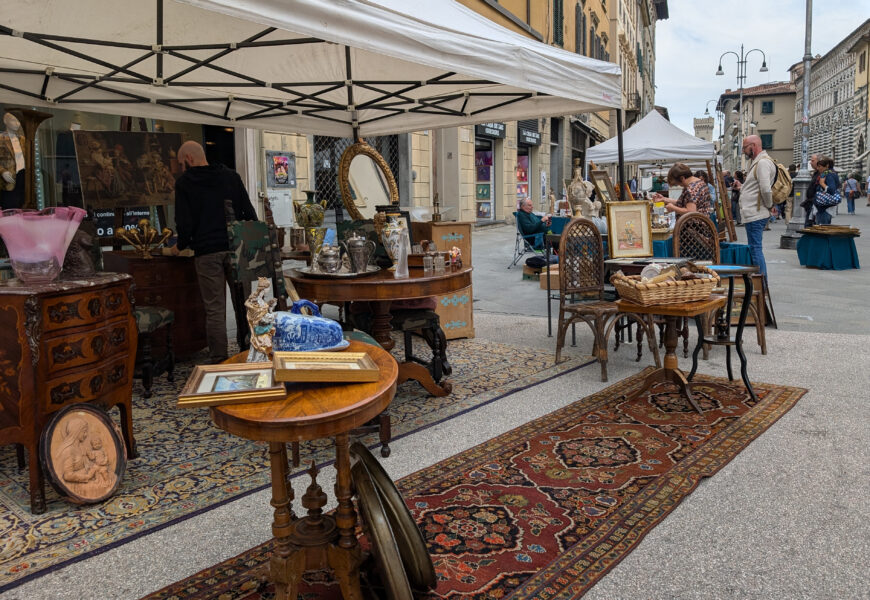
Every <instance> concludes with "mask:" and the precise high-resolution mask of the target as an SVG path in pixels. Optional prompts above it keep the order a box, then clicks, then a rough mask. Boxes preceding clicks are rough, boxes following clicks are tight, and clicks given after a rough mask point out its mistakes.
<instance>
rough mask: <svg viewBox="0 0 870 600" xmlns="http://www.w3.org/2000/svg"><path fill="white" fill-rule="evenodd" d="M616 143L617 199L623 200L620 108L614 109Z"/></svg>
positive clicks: (623, 168)
mask: <svg viewBox="0 0 870 600" xmlns="http://www.w3.org/2000/svg"><path fill="white" fill-rule="evenodd" d="M616 144H617V146H618V147H619V170H618V171H617V177H618V178H619V183H618V185H619V199H620V200H625V190H624V189H623V188H624V186H623V185H622V184H623V182H624V181H625V156H623V154H622V109H621V108H619V109H617V110H616Z"/></svg>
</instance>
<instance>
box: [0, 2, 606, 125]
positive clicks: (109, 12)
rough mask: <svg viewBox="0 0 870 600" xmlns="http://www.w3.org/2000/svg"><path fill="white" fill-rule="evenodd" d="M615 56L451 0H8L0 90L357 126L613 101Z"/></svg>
mask: <svg viewBox="0 0 870 600" xmlns="http://www.w3.org/2000/svg"><path fill="white" fill-rule="evenodd" d="M620 93H621V92H620V71H619V67H618V66H617V65H615V64H612V63H606V62H602V61H597V60H593V59H589V58H586V57H583V56H580V55H578V54H575V53H572V52H567V51H564V50H561V49H558V48H554V47H552V46H547V45H546V44H542V43H539V42H536V41H534V40H531V39H529V38H527V37H524V36H522V35H520V34H517V33H513V32H511V31H509V30H507V29H505V28H503V27H501V26H499V25H497V24H495V23H493V22H491V21H489V20H488V19H486V18H484V17H482V16H480V15H478V14H476V13H474V12H473V11H471V10H470V9H467V8H466V7H464V6H462V5H461V4H459V3H457V2H453V1H452V0H439V1H436V2H433V1H431V0H329V1H323V0H178V1H175V0H115V1H109V0H77V1H76V2H74V3H70V2H67V1H65V0H4V2H3V11H2V15H0V102H4V103H14V104H22V105H29V106H36V107H55V108H61V109H68V110H86V111H92V112H102V113H109V114H118V115H130V116H141V117H150V118H159V119H170V120H176V121H188V122H196V123H203V124H215V125H226V124H235V125H237V126H242V127H253V128H261V129H269V130H273V131H286V132H297V133H311V134H318V135H330V136H338V137H351V136H353V137H361V136H373V135H385V134H392V133H400V132H408V131H418V130H424V129H430V128H439V127H451V126H456V125H459V124H469V123H482V122H487V121H506V120H516V119H519V118H528V117H542V116H550V115H560V114H573V113H579V112H587V111H595V110H602V109H608V108H616V107H619V106H620V104H621V98H620Z"/></svg>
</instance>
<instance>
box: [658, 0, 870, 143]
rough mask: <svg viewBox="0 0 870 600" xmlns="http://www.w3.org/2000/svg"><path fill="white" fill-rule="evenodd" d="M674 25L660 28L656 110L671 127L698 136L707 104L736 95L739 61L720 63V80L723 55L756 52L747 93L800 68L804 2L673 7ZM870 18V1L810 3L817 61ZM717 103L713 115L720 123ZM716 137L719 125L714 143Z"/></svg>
mask: <svg viewBox="0 0 870 600" xmlns="http://www.w3.org/2000/svg"><path fill="white" fill-rule="evenodd" d="M668 12H669V14H670V16H669V18H668V19H667V20H664V21H658V22H657V24H656V104H658V105H659V106H665V107H667V109H668V112H669V114H670V117H671V122H672V123H674V124H675V125H677V126H678V127H679V128H680V129H683V130H684V131H686V132H688V133H692V134H694V127H693V124H692V119H694V118H700V117H703V116H704V109H705V107H706V106H707V101H708V100H718V98H719V95H720V94H722V93H724V92H725V89H726V88H731V89H732V90H737V89H738V88H739V86H738V83H737V58H735V56H734V55H733V54H729V55H727V56H725V57H723V58H722V69H723V70H724V71H725V74H724V75H722V76H718V77H717V76H716V75H715V73H716V67H717V66H718V63H719V57H720V56H721V55H722V53H723V52H727V51H729V50H730V51H733V52H736V53H737V54H740V45H741V44H743V46H744V52H745V51H748V50H749V49H751V48H758V49H760V50H763V51H764V53H765V54H766V55H767V68H768V69H769V71H768V72H767V73H759V71H758V70H759V69H760V68H761V61H762V56H761V53H759V52H753V53H752V54H750V55H749V58H748V63H747V67H746V75H747V77H746V82H745V84H744V87H752V86H754V85H759V84H761V83H769V82H773V81H788V80H789V73H788V68H789V67H790V66H791V65H793V64H794V63H796V62H800V61H802V60H803V55H804V32H805V21H806V0H751V1H750V0H729V1H728V2H719V1H714V0H668ZM867 18H870V0H824V1H819V0H816V2H813V19H812V20H813V31H812V40H811V44H812V45H811V48H812V54H813V56H815V55H816V54H821V55H824V54H825V53H826V52H827V51H829V50H830V49H831V48H833V47H834V46H836V45H837V44H838V43H839V42H840V41H841V40H842V39H843V38H845V37H846V36H847V35H849V34H850V33H851V32H852V31H854V30H855V29H856V28H857V27H858V26H859V25H861V23H863V22H864V21H865V20H866V19H867ZM714 108H715V102H711V103H710V114H711V115H713V116H715V112H714ZM718 133H719V122H718V120H717V121H716V128H715V132H714V135H718Z"/></svg>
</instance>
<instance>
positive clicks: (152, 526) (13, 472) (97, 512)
mask: <svg viewBox="0 0 870 600" xmlns="http://www.w3.org/2000/svg"><path fill="white" fill-rule="evenodd" d="M415 349H416V347H415ZM401 352H402V345H401V341H399V342H398V343H397V348H396V349H395V350H394V353H395V354H396V355H397V356H401ZM420 354H423V352H420ZM449 356H450V361H451V364H452V366H453V375H452V376H451V377H450V379H451V380H452V381H453V383H454V385H453V393H452V394H451V395H450V396H448V397H445V398H432V397H429V396H428V395H427V393H426V392H425V390H423V388H422V387H420V386H419V385H418V384H416V383H414V382H407V383H405V384H402V385H401V386H399V390H398V392H397V395H396V398H395V400H394V401H393V404H392V405H391V408H390V412H391V415H392V432H393V439H396V438H399V437H402V436H405V435H408V434H409V433H412V432H414V431H417V430H419V429H421V428H425V427H428V426H431V425H434V424H436V423H439V422H441V421H444V420H447V419H451V418H454V417H457V416H459V415H461V414H463V413H464V412H467V411H470V410H474V409H475V408H478V407H480V406H482V405H484V404H486V403H488V402H491V401H493V400H495V399H498V398H501V397H503V396H505V395H508V394H510V393H512V392H515V391H517V390H519V389H524V388H527V387H529V386H533V385H535V384H538V383H540V382H542V381H545V380H547V379H550V378H553V377H557V376H559V375H562V374H564V373H567V372H570V371H574V370H576V369H577V368H580V367H581V366H583V365H584V364H587V361H586V360H580V359H575V360H571V361H568V362H565V363H561V364H559V365H558V366H554V365H553V354H552V352H551V351H544V350H536V349H529V348H517V347H514V346H507V345H504V344H496V343H490V342H483V341H477V340H456V341H453V342H451V343H450V347H449ZM191 366H192V363H188V364H183V365H180V366H179V368H178V369H177V373H176V379H175V384H170V383H168V382H166V379H165V377H160V378H158V380H157V381H156V382H155V385H154V392H155V393H154V396H153V397H151V398H149V399H147V400H146V399H144V398H142V397H141V396H140V394H141V387H140V386H139V384H138V382H137V384H136V385H135V386H134V388H133V389H134V398H133V407H134V410H133V424H134V430H135V436H136V442H137V445H138V450H139V453H140V458H138V459H136V460H133V461H130V462H129V463H128V466H127V473H126V475H125V477H124V481H123V482H122V484H121V487H120V488H119V490H118V492H117V494H116V495H115V497H114V498H112V499H110V500H108V501H106V502H104V503H102V504H97V505H92V506H86V507H76V506H74V505H71V504H68V503H66V502H65V501H63V500H62V499H60V498H59V497H58V496H57V495H56V494H55V493H54V491H53V490H52V489H51V486H49V485H46V495H47V498H46V500H47V503H48V511H47V512H46V513H44V514H42V515H36V516H34V515H31V514H30V496H29V492H28V485H27V482H28V475H27V470H26V469H25V470H24V471H18V469H17V466H16V459H15V450H14V446H11V445H10V446H2V447H0V592H3V591H5V590H8V589H11V588H13V587H15V586H16V585H18V584H20V583H22V582H23V581H26V580H28V579H32V578H34V577H38V576H40V575H42V574H45V573H46V572H48V571H49V570H52V569H55V568H58V567H61V566H66V565H68V564H70V563H72V562H75V561H77V560H81V559H83V558H87V557H88V556H91V555H93V554H96V553H99V552H102V551H105V550H108V549H109V548H111V547H114V546H117V545H119V544H123V543H125V542H127V541H130V540H131V539H133V538H136V537H139V536H141V535H145V534H147V533H150V532H152V531H155V530H157V529H160V528H162V527H165V526H167V525H171V524H172V523H174V522H177V521H179V520H182V519H185V518H189V517H191V516H194V515H196V514H198V513H201V512H204V511H207V510H209V509H211V508H214V507H216V506H219V505H221V504H224V503H226V502H229V501H231V500H233V499H236V498H238V497H240V496H243V495H245V494H249V493H252V492H254V491H257V490H259V489H262V488H263V487H264V486H266V485H267V484H268V482H269V467H268V454H267V450H266V446H265V445H264V444H257V443H254V442H248V441H245V440H241V439H239V438H235V437H232V436H230V435H228V434H225V433H224V432H223V431H221V430H219V429H217V428H215V427H214V426H213V425H212V424H211V421H210V419H209V417H208V410H207V409H204V408H203V409H185V410H179V409H176V408H175V400H176V395H177V392H178V390H179V389H180V387H181V386H182V385H183V384H184V382H185V381H186V379H187V376H188V374H189V372H190V369H191ZM114 416H115V418H116V419H117V414H116V413H114ZM362 441H363V442H364V443H367V444H369V445H373V444H375V443H376V442H377V434H372V435H371V436H370V437H367V438H365V439H363V440H362ZM302 457H303V460H310V459H312V458H314V459H315V460H316V461H317V462H318V463H324V462H327V461H331V460H332V458H333V451H332V447H331V446H330V445H329V442H328V441H326V440H321V441H319V442H316V443H312V444H309V445H303V448H302Z"/></svg>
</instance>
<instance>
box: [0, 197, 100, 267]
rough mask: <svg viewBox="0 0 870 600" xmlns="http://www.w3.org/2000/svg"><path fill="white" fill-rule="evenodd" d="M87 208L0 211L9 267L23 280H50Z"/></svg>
mask: <svg viewBox="0 0 870 600" xmlns="http://www.w3.org/2000/svg"><path fill="white" fill-rule="evenodd" d="M86 214H87V212H86V211H85V210H83V209H81V208H76V207H73V206H57V207H53V208H46V209H44V210H21V209H19V208H13V209H9V210H4V211H3V212H2V213H0V237H2V238H3V241H4V242H5V243H6V249H7V250H8V251H9V258H10V259H11V261H12V269H13V270H14V271H15V275H16V276H17V277H18V278H19V279H21V280H22V281H23V282H25V283H49V282H52V281H54V280H55V279H56V278H57V276H58V275H60V271H61V269H62V268H63V259H64V256H65V255H66V249H67V248H68V247H69V243H70V242H71V241H72V239H73V236H74V235H75V232H76V229H78V227H79V223H81V221H82V219H83V218H84V217H85V215H86Z"/></svg>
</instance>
